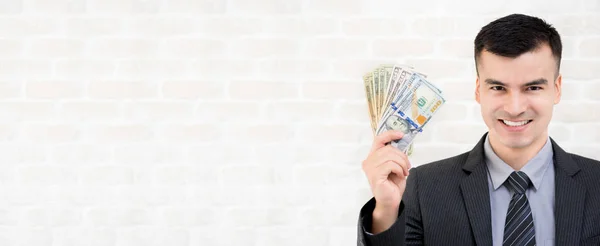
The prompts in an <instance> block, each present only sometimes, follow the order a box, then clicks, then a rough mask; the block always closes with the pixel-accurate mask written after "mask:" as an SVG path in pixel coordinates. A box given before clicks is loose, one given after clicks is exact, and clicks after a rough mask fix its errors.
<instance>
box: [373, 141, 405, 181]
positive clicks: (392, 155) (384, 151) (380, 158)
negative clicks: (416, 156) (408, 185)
mask: <svg viewBox="0 0 600 246" xmlns="http://www.w3.org/2000/svg"><path fill="white" fill-rule="evenodd" d="M373 159H374V160H376V161H375V163H378V164H375V165H376V166H377V165H381V164H383V163H385V162H386V161H390V160H393V161H395V162H397V163H398V165H400V166H401V167H402V169H403V170H404V175H405V176H408V170H409V169H410V168H411V164H410V161H409V160H408V157H407V156H406V154H404V153H403V152H402V151H400V150H399V149H396V148H394V147H393V146H391V145H388V146H385V147H383V148H381V149H379V150H377V151H376V152H375V153H373Z"/></svg>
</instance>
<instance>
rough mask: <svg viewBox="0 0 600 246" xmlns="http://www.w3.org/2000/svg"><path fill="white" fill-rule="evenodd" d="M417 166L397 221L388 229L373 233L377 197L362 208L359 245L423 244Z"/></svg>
mask: <svg viewBox="0 0 600 246" xmlns="http://www.w3.org/2000/svg"><path fill="white" fill-rule="evenodd" d="M417 188H418V187H417V168H413V169H411V170H410V175H409V176H408V180H407V181H406V190H405V191H404V195H403V196H402V201H401V202H400V207H399V210H398V218H397V219H396V222H394V224H393V225H392V227H390V228H389V229H388V230H386V231H383V232H381V233H378V234H375V235H374V234H372V233H371V225H372V219H373V218H372V214H373V210H374V209H375V204H376V201H375V198H371V199H370V200H369V201H368V202H367V203H366V204H365V205H364V206H363V207H362V209H361V210H360V216H359V220H358V237H357V239H358V240H357V245H358V246H388V245H389V246H392V245H394V246H397V245H423V244H424V242H423V223H422V221H421V211H420V206H419V203H418V194H417V191H418V189H417Z"/></svg>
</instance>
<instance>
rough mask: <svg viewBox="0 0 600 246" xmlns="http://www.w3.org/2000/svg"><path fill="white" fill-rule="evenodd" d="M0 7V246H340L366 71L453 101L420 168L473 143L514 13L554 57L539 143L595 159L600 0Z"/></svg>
mask: <svg viewBox="0 0 600 246" xmlns="http://www.w3.org/2000/svg"><path fill="white" fill-rule="evenodd" d="M505 2H506V1H486V2H485V3H482V2H481V1H475V0H461V1H442V0H425V1H392V0H377V1H373V0H368V1H367V0H285V1H284V0H279V1H278V0H259V1H244V0H228V1H227V0H87V1H86V0H54V1H47V0H0V119H1V121H0V197H2V199H1V200H2V202H1V203H0V204H1V205H0V245H3V246H16V245H23V246H30V245H31V246H33V245H36V246H59V245H60V246H71V245H72V246H75V245H77V246H86V245H88V246H92V245H93V246H126V245H127V246H137V245H139V246H149V245H150V246H151V245H157V246H158V245H165V246H166V245H168V246H178V245H182V246H189V245H206V246H212V245H215V246H220V245H261V246H262V245H266V246H275V245H323V246H337V245H353V244H354V243H355V240H356V220H357V215H358V211H359V208H360V207H361V206H362V205H363V203H364V202H365V201H367V199H368V198H369V197H370V191H369V187H368V183H367V181H366V178H365V177H364V175H363V173H362V171H361V169H360V163H361V161H362V160H363V159H364V158H365V157H366V154H367V151H368V150H369V147H370V143H371V139H372V136H371V133H370V130H369V122H368V117H367V108H366V105H365V99H364V91H363V87H362V74H363V73H364V72H365V71H367V70H369V69H372V68H373V67H374V66H375V65H377V64H380V63H388V62H391V63H408V64H412V65H413V66H415V67H416V68H417V69H419V70H420V71H423V72H424V73H426V74H428V75H429V78H430V79H431V80H432V82H434V83H436V84H438V85H439V86H440V87H441V88H442V89H443V90H444V91H445V94H446V97H447V99H448V104H447V105H446V106H444V110H442V111H441V112H440V114H439V115H438V116H437V117H436V119H435V120H434V121H433V122H431V125H430V126H429V127H428V128H427V129H426V131H425V132H424V133H423V134H422V135H421V136H420V137H419V138H418V139H417V142H416V146H415V147H416V148H415V154H414V156H413V157H412V158H411V159H412V162H413V165H415V166H416V165H421V164H424V163H426V162H429V161H433V160H437V159H440V158H445V157H449V156H451V155H455V154H458V153H461V152H462V151H466V150H469V149H470V148H471V147H472V146H473V144H474V143H475V141H477V140H478V139H479V137H480V136H481V134H483V133H484V132H485V130H486V128H485V125H484V124H483V121H482V119H481V116H480V113H479V107H478V105H477V104H476V103H475V102H474V99H473V93H472V91H473V86H474V81H475V70H474V64H473V59H472V42H473V39H474V37H475V35H476V33H477V31H478V29H479V28H480V27H481V26H483V25H484V24H486V23H487V22H489V21H491V20H493V19H495V18H497V17H500V16H503V15H506V14H509V13H513V12H522V13H529V14H535V15H538V16H540V17H543V18H546V19H547V20H548V21H550V22H551V23H553V24H554V25H555V26H556V27H557V28H558V30H559V32H560V33H561V34H562V35H563V40H564V45H565V47H564V62H563V70H562V72H563V74H564V83H563V84H564V89H563V94H564V96H563V101H562V102H561V104H559V105H558V106H557V107H556V110H555V121H554V122H552V124H551V128H550V131H551V135H552V136H553V137H554V138H555V139H557V140H558V141H559V142H560V143H561V144H562V146H563V147H565V148H566V149H567V150H569V151H572V152H575V153H579V154H583V155H586V156H589V157H593V158H599V159H600V151H598V150H600V113H597V112H598V110H600V96H598V91H599V90H600V80H599V78H600V69H599V68H600V2H599V1H597V0H571V1H561V0H551V1H548V0H534V1H525V2H523V1H516V0H513V1H508V2H507V3H505Z"/></svg>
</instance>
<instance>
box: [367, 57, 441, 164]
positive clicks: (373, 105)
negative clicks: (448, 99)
mask: <svg viewBox="0 0 600 246" xmlns="http://www.w3.org/2000/svg"><path fill="white" fill-rule="evenodd" d="M363 83H364V86H365V95H366V98H367V106H368V111H369V112H368V113H369V117H370V120H371V130H372V132H373V135H379V134H381V133H383V132H385V131H388V130H399V131H402V132H404V133H405V136H404V137H403V138H402V139H400V140H397V141H393V142H391V143H390V144H391V145H392V146H394V147H396V148H398V149H400V150H402V151H404V152H405V153H407V154H408V155H409V156H410V155H411V154H412V152H413V142H414V141H413V140H414V139H415V137H416V136H417V135H418V134H419V133H420V132H422V131H423V128H424V127H425V125H426V124H427V123H428V122H429V121H430V120H431V118H432V117H433V116H434V115H435V113H436V112H437V111H438V110H439V109H440V107H441V106H442V105H443V104H444V103H445V99H444V96H443V93H442V90H440V89H439V88H438V87H437V86H435V85H434V84H433V83H431V82H430V81H429V80H427V75H426V74H423V73H421V72H418V71H416V70H415V69H414V67H412V66H410V65H406V64H400V65H392V64H383V65H379V66H377V67H375V69H373V70H372V71H369V72H367V73H365V74H364V75H363Z"/></svg>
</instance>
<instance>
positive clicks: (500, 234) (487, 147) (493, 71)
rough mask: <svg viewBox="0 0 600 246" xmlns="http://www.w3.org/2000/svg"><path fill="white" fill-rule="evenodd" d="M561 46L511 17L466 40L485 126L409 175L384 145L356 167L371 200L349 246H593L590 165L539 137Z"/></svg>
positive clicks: (599, 203)
mask: <svg viewBox="0 0 600 246" xmlns="http://www.w3.org/2000/svg"><path fill="white" fill-rule="evenodd" d="M561 53H562V44H561V40H560V36H559V34H558V33H557V31H556V30H555V29H554V28H553V27H552V26H550V25H549V24H547V23H546V22H544V21H543V20H541V19H539V18H536V17H532V16H526V15H520V14H513V15H508V16H505V17H502V18H500V19H498V20H495V21H493V22H491V23H489V24H488V25H486V26H484V27H483V28H482V29H481V31H480V32H479V34H478V35H477V36H476V38H475V62H476V68H477V80H476V83H475V85H476V86H475V99H476V101H477V102H478V103H479V104H480V105H481V114H482V116H483V119H484V121H485V124H486V125H487V127H488V132H487V133H485V134H484V135H483V136H482V137H481V139H480V141H479V142H478V143H477V144H476V146H475V147H474V148H473V149H472V150H471V151H469V152H466V153H463V154H460V155H457V156H454V157H451V158H447V159H444V160H440V161H436V162H433V163H429V164H426V165H421V166H419V167H416V168H414V169H411V170H410V175H409V169H410V168H411V164H410V163H409V161H408V159H407V157H406V155H405V154H403V153H402V152H401V151H399V150H397V149H395V148H393V147H392V146H390V145H386V144H387V143H388V142H390V141H393V140H396V139H400V138H402V133H400V132H397V131H387V132H385V133H382V134H380V135H379V136H377V137H376V138H375V140H374V143H373V146H372V149H371V152H370V153H369V155H368V157H367V158H366V159H365V160H364V161H363V164H362V165H363V171H364V172H365V174H366V176H367V178H368V180H369V184H370V187H371V191H372V193H373V198H372V199H371V200H370V201H368V202H367V204H365V205H364V206H363V208H362V209H361V211H360V218H359V225H358V245H365V246H367V245H368V246H379V245H423V244H424V245H600V163H599V162H598V161H595V160H591V159H588V158H585V157H582V156H579V155H575V154H571V153H567V152H565V151H564V150H563V149H562V148H561V147H560V146H559V145H558V144H557V143H556V142H555V141H554V140H553V139H552V138H550V137H549V135H548V124H549V122H550V120H551V118H552V110H553V107H554V105H555V104H557V103H559V101H560V98H561V83H562V76H561V75H560V73H559V70H560V61H561V55H562V54H561Z"/></svg>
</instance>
